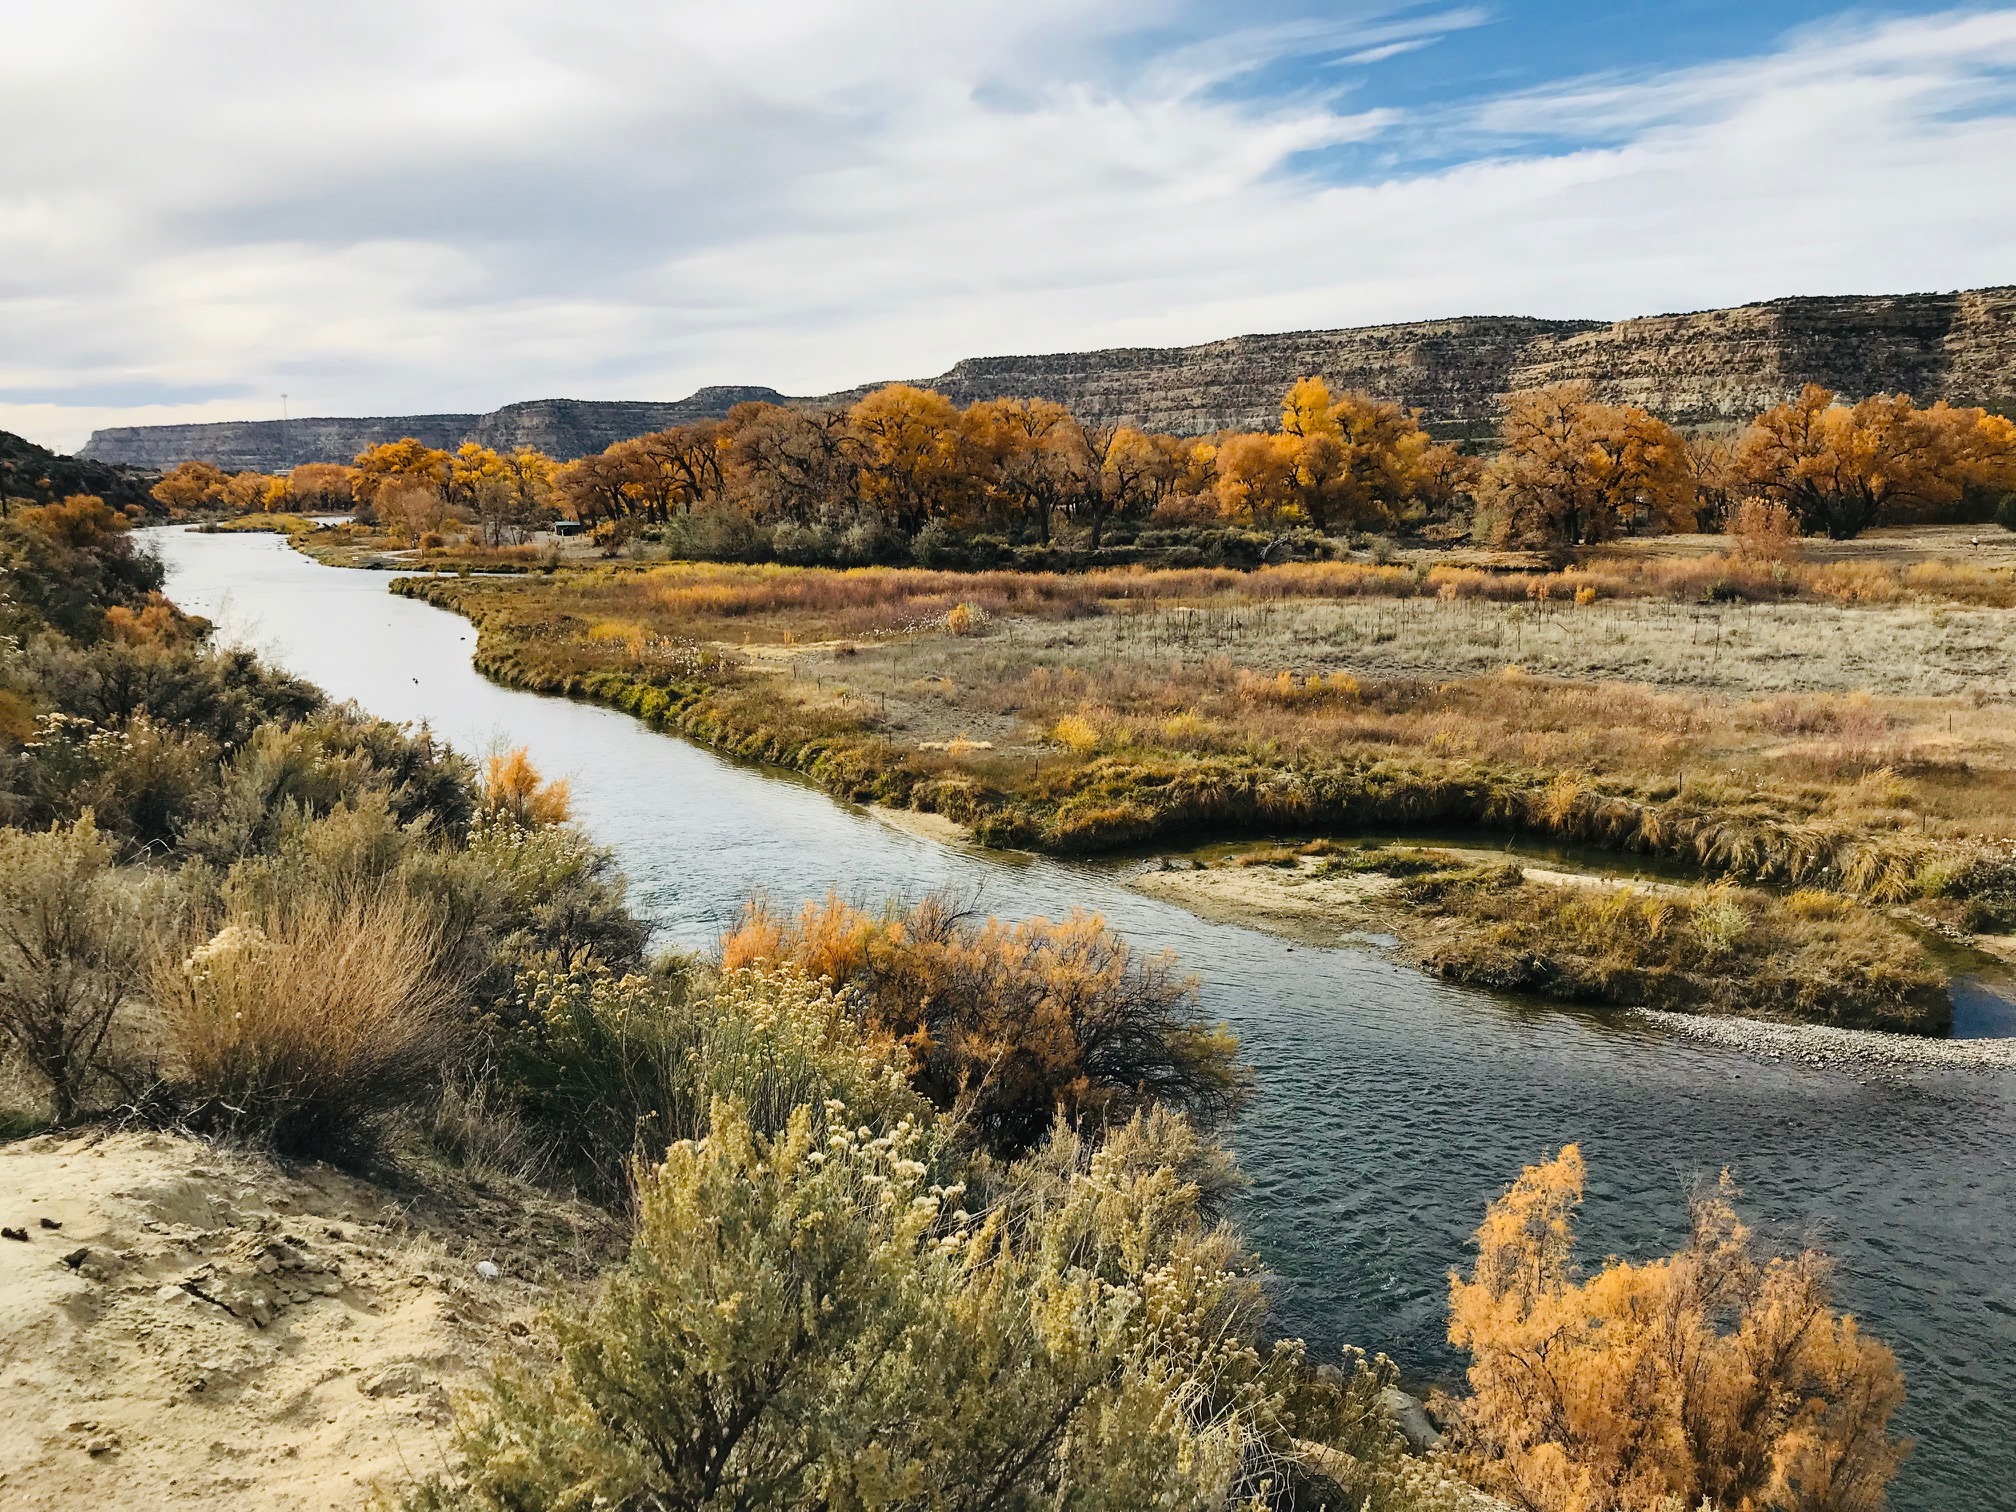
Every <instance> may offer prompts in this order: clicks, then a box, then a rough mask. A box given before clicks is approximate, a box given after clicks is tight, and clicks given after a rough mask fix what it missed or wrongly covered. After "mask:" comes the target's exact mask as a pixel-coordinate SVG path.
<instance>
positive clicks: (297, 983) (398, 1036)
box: [153, 892, 458, 1151]
mask: <svg viewBox="0 0 2016 1512" xmlns="http://www.w3.org/2000/svg"><path fill="white" fill-rule="evenodd" d="M439 950H440V941H439V939H438V937H437V934H436V931H435V930H434V928H433V927H432V926H431V925H430V924H428V923H426V922H425V921H424V920H422V919H420V918H418V917H416V916H415V915H414V913H413V911H412V905H411V902H410V900H408V899H406V898H404V897H403V896H395V895H394V894H392V893H390V892H386V893H381V894H378V895H376V896H373V897H367V898H362V899H348V900H339V899H337V898H334V897H325V896H319V895H317V896H308V897H301V898H295V899H291V900H289V901H288V902H287V903H286V904H284V905H282V906H278V907H274V908H271V909H267V910H265V911H263V912H262V913H260V914H259V915H258V916H256V917H254V916H244V917H237V918H233V919H231V920H230V921H228V922H226V923H225V924H224V925H223V927H222V928H220V929H218V930H216V931H215V933H213V934H211V935H209V936H208V938H207V939H202V940H201V941H200V942H196V943H194V945H193V948H191V949H190V950H189V951H188V952H187V954H186V955H179V956H178V955H171V956H169V957H167V958H165V959H163V960H162V961H160V962H159V963H158V965H157V966H156V968H155V970H154V972H153V1000H154V1004H155V1008H156V1011H157V1012H158V1014H159V1016H160V1022H161V1029H162V1032H163V1036H164V1039H165V1046H164V1048H165V1052H166V1062H167V1071H168V1075H169V1077H170V1079H171V1081H172V1082H173V1083H174V1085H175V1086H176V1087H177V1088H178V1089H179V1090H180V1091H181V1093H182V1095H183V1096H184V1097H185V1098H186V1099H187V1100H188V1101H189V1102H190V1103H191V1104H192V1106H193V1107H195V1109H196V1116H197V1117H198V1119H199V1121H201V1122H205V1123H211V1124H216V1125H219V1126H224V1127H229V1128H232V1129H236V1130H240V1131H244V1132H247V1133H251V1134H255V1135H257V1136H260V1137H263V1138H266V1139H268V1140H270V1141H271V1142H272V1143H274V1144H275V1145H276V1146H278V1147H280V1148H282V1149H286V1150H296V1151H323V1150H329V1149H334V1148H340V1147H342V1146H345V1145H349V1144H354V1143H357V1142H359V1141H361V1140H364V1139H367V1138H368V1137H369V1136H370V1134H371V1133H372V1131H373V1124H374V1122H375V1121H376V1120H378V1119H379V1118H381V1117H382V1116H384V1115H385V1114H388V1113H390V1112H392V1111H394V1110H395V1109H397V1108H399V1107H401V1106H404V1105H406V1104H408V1103H409V1102H411V1101H412V1100H414V1099H415V1098H416V1097H418V1096H420V1095H422V1094H424V1093H426V1092H428V1091H430V1090H431V1089H432V1088H433V1087H434V1085H435V1084H436V1083H437V1082H438V1080H439V1078H440V1076H441V1071H442V1067H443V1065H444V1064H445V1063H446V1061H447V1060H448V1058H449V1056H450V1053H451V1051H452V1049H453V1047H454V1045H455V1042H456V1040H457V1037H458V1013H457V1000H456V995H455V993H454V991H453V990H452V988H451V986H450V985H449V984H448V983H447V982H446V981H445V980H443V978H442V977H441V976H440V975H439V973H438V971H437V970H436V961H437V958H438V955H439Z"/></svg>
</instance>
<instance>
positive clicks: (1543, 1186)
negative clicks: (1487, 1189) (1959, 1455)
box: [1449, 1145, 1904, 1512]
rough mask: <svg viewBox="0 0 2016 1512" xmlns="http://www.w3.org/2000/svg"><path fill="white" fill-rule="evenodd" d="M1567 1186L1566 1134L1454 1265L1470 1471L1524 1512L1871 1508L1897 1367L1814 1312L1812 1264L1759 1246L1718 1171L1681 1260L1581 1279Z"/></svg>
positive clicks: (1822, 1285)
mask: <svg viewBox="0 0 2016 1512" xmlns="http://www.w3.org/2000/svg"><path fill="white" fill-rule="evenodd" d="M1582 1184H1583V1166H1582V1157H1581V1153H1580V1151H1578V1150H1577V1149H1576V1148H1575V1147H1574V1146H1573V1145H1570V1146H1568V1147H1567V1148H1566V1149H1564V1150H1563V1151H1562V1152H1561V1154H1560V1156H1559V1157H1558V1158H1557V1159H1555V1160H1554V1161H1551V1162H1549V1163H1548V1164H1546V1165H1543V1166H1529V1167H1528V1168H1527V1170H1526V1172H1525V1174H1524V1175H1522V1176H1521V1177H1520V1178H1519V1180H1518V1181H1517V1182H1516V1183H1514V1184H1513V1186H1512V1188H1511V1190H1510V1191H1508V1192H1507V1193H1506V1194H1505V1195H1504V1196H1503V1197H1501V1198H1499V1199H1498V1201H1496V1202H1494V1203H1492V1204H1491V1207H1490V1209H1489V1211H1488V1212H1487V1213H1486V1215H1485V1219H1484V1224H1483V1226H1482V1227H1481V1228H1479V1229H1478V1230H1477V1264H1476V1267H1475V1269H1474V1270H1473V1272H1472V1274H1471V1277H1470V1279H1469V1280H1467V1281H1466V1280H1464V1279H1463V1278H1462V1277H1460V1276H1456V1275H1452V1276H1451V1277H1450V1280H1449V1339H1450V1342H1451V1343H1453V1344H1455V1345H1457V1346H1458V1347H1460V1348H1463V1349H1466V1350H1468V1351H1469V1352H1470V1355H1471V1358H1472V1363H1471V1366H1470V1371H1469V1376H1470V1386H1471V1391H1472V1395H1471V1397H1470V1398H1469V1399H1468V1400H1467V1401H1466V1402H1464V1403H1463V1404H1462V1408H1461V1419H1462V1425H1461V1431H1460V1435H1459V1436H1460V1440H1461V1442H1462V1444H1463V1447H1464V1449H1465V1451H1466V1458H1467V1462H1468V1466H1469V1468H1470V1469H1471V1471H1472V1472H1473V1473H1474V1474H1475V1475H1476V1476H1477V1477H1478V1478H1479V1482H1480V1484H1482V1485H1483V1486H1485V1487H1486V1489H1489V1490H1494V1491H1497V1492H1498V1493H1499V1494H1501V1495H1505V1496H1509V1497H1511V1498H1513V1499H1514V1500H1515V1501H1516V1502H1517V1503H1518V1504H1519V1505H1520V1506H1522V1507H1526V1508H1530V1509H1533V1512H1568V1509H1571V1508H1572V1509H1583V1508H1589V1507H1598V1506H1600V1507H1608V1508H1616V1509H1619V1512H1663V1509H1666V1508H1670V1507H1676V1506H1680V1507H1693V1506H1697V1505H1704V1506H1705V1505H1712V1506H1716V1507H1774V1508H1783V1509H1786V1512H1874V1509H1878V1508H1880V1507H1882V1505H1883V1495H1884V1487H1885V1486H1886V1485H1887V1484H1888V1482H1889V1480H1890V1478H1891V1476H1892V1475H1894V1474H1895V1473H1896V1469H1897V1465H1898V1462H1899V1461H1900V1460H1901V1459H1902V1457H1903V1454H1904V1446H1903V1445H1902V1444H1900V1443H1899V1442H1898V1441H1897V1440H1895V1439H1892V1438H1891V1437H1890V1436H1889V1434H1888V1431H1887V1428H1888V1423H1889V1420H1890V1415H1891V1413H1892V1412H1894V1411H1895V1410H1896V1408H1897V1405H1898V1403H1899V1402H1901V1401H1902V1400H1903V1396H1904V1385H1903V1378H1902V1377H1901V1376H1900V1375H1899V1373H1898V1370H1897V1362H1896V1359H1895V1357H1894V1356H1892V1354H1891V1353H1890V1351H1889V1350H1888V1349H1886V1348H1885V1347H1884V1346H1883V1345H1881V1344H1879V1343H1877V1342H1876V1341H1874V1340H1871V1339H1866V1338H1864V1337H1863V1336H1862V1334H1861V1333H1860V1331H1859V1330H1858V1329H1857V1328H1856V1326H1855V1320H1854V1319H1853V1318H1852V1317H1848V1316H1845V1315H1842V1314H1838V1313H1836V1312H1834V1311H1833V1309H1832V1307H1831V1306H1830V1305H1829V1297H1828V1282H1829V1274H1830V1269H1829V1266H1828V1263H1827V1261H1826V1259H1825V1257H1823V1256H1821V1255H1819V1254H1817V1253H1815V1252H1813V1251H1810V1250H1809V1251H1807V1252H1806V1253H1804V1254H1801V1255H1798V1256H1794V1257H1774V1258H1770V1259H1760V1258H1759V1257H1758V1255H1757V1253H1756V1248H1755V1245H1754V1243H1753V1242H1752V1239H1751V1235H1750V1231H1749V1230H1748V1229H1747V1228H1745V1227H1744V1226H1743V1224H1742V1223H1741V1222H1740V1221H1739V1220H1738V1219H1737V1217H1736V1211H1735V1208H1734V1205H1733V1203H1734V1199H1735V1197H1736V1195H1737V1193H1736V1189H1735V1187H1734V1185H1733V1184H1732V1183H1731V1182H1730V1180H1729V1177H1728V1175H1727V1173H1726V1172H1725V1173H1724V1175H1723V1177H1722V1182H1721V1185H1720V1187H1719V1188H1718V1189H1717V1190H1716V1191H1715V1192H1714V1193H1713V1194H1712V1195H1709V1196H1704V1197H1702V1198H1699V1199H1697V1200H1696V1201H1695V1203H1694V1204H1693V1232H1692V1235H1691V1237H1690V1238H1689V1240H1688V1243H1687V1246H1686V1247H1685V1248H1684V1249H1682V1250H1681V1251H1680V1252H1679V1253H1678V1254H1676V1255H1673V1256H1672V1257H1670V1258H1668V1259H1664V1260H1655V1261H1652V1262H1649V1263H1647V1264H1643V1265H1636V1264H1632V1263H1630V1262H1627V1261H1622V1260H1616V1259H1612V1260H1609V1261H1608V1262H1606V1263H1605V1264H1604V1266H1603V1268H1602V1270H1601V1271H1600V1272H1599V1273H1598V1274H1596V1275H1595V1276H1593V1277H1591V1278H1590V1279H1588V1280H1587V1281H1580V1280H1577V1279H1576V1274H1575V1254H1574V1248H1575V1215H1576V1212H1577V1210H1578V1209H1579V1208H1580V1206H1581V1201H1582Z"/></svg>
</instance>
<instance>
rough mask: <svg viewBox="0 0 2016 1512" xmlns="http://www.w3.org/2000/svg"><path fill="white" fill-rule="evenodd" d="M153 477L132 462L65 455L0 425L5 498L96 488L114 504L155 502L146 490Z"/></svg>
mask: <svg viewBox="0 0 2016 1512" xmlns="http://www.w3.org/2000/svg"><path fill="white" fill-rule="evenodd" d="M153 482H154V480H153V478H152V477H151V476H149V475H147V474H146V473H144V472H142V471H139V470H136V469H134V468H130V467H119V466H110V465H108V464H107V463H105V462H102V461H95V460H92V459H89V458H84V457H66V456H63V455H61V454H60V453H58V452H52V451H49V450H48V449H47V448H45V447H40V446H37V445H36V444H35V443H34V442H33V441H29V440H25V439H23V438H22V437H20V436H17V435H15V434H13V433H12V432H11V431H0V499H28V500H31V501H32V502H34V503H37V504H53V503H55V502H56V501H57V500H58V499H62V498H66V497H68V496H69V495H71V494H80V493H87V494H97V495H98V496H99V497H100V498H101V499H103V500H105V502H106V503H108V504H111V505H113V506H114V507H115V508H123V507H124V506H126V505H128V504H138V505H140V506H141V507H142V508H152V507H154V506H153V501H152V500H151V498H150V497H149V495H148V492H147V490H148V489H149V488H150V487H151V486H152V484H153Z"/></svg>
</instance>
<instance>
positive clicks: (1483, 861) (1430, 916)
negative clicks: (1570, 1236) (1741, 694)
mask: <svg viewBox="0 0 2016 1512" xmlns="http://www.w3.org/2000/svg"><path fill="white" fill-rule="evenodd" d="M1135 885H1136V886H1138V887H1142V888H1144V889H1146V890H1149V891H1152V892H1154V893H1156V894H1157V895H1158V896H1161V897H1165V898H1169V899H1171V900H1172V901H1175V902H1178V903H1182V904H1184V905H1185V906H1197V907H1200V908H1203V909H1208V910H1212V911H1215V914H1216V916H1218V917H1223V918H1229V919H1233V920H1240V921H1246V920H1251V921H1256V922H1259V923H1261V924H1262V925H1263V926H1267V925H1270V924H1271V925H1272V926H1273V927H1280V926H1281V925H1282V924H1284V923H1290V922H1292V924H1293V926H1294V927H1295V928H1296V929H1298V930H1301V931H1305V932H1306V931H1311V930H1313V931H1316V932H1318V933H1320V934H1326V935H1328V936H1329V937H1331V938H1333V939H1359V938H1365V937H1368V936H1380V935H1391V936H1394V937H1396V938H1397V939H1399V940H1400V941H1401V942H1402V943H1403V944H1404V946H1405V949H1406V953H1407V955H1408V957H1409V958H1410V959H1412V960H1413V961H1415V962H1417V963H1418V964H1419V965H1420V966H1421V967H1422V968H1423V969H1424V970H1427V971H1431V972H1433V973H1435V974H1436V975H1438V976H1441V977H1443V978H1445V979H1447V980H1449V981H1454V982H1463V983H1466V984H1468V985H1471V986H1483V987H1490V988H1493V989H1496V990H1499V991H1508V992H1523V993H1530V994H1533V995H1535V996H1538V997H1543V998H1551V999H1554V1000H1556V1001H1559V1002H1566V1003H1575V1004H1583V1005H1589V1006H1602V1007H1611V1008H1651V1009H1660V1010H1666V1011H1670V1012H1678V1013H1695V1014H1703V1015H1712V1016H1717V1017H1749V1018H1756V1019H1769V1020H1777V1021H1781V1022H1793V1023H1819V1024H1826V1025H1829V1026H1832V1027H1836V1028H1847V1029H1857V1030H1881V1031H1887V1032H1892V1033H1903V1034H1909V1035H1917V1036H1927V1035H1943V1034H1945V1033H1947V1032H1948V1031H1950V1029H1951V1028H1952V1022H1953V1019H1952V1006H1951V1000H1950V997H1949V993H1948V980H1949V979H1948V973H1947V971H1946V969H1945V968H1944V967H1943V966H1942V965H1941V964H1939V962H1938V961H1937V960H1936V959H1935V957H1934V956H1933V954H1932V953H1931V952H1930V951H1928V950H1927V949H1926V947H1925V945H1924V944H1923V943H1922V942H1921V941H1920V939H1919V938H1918V937H1917V935H1916V934H1914V933H1913V932H1912V930H1911V929H1909V928H1907V927H1906V926H1904V925H1903V924H1901V923H1899V922H1898V921H1896V920H1894V919H1891V918H1889V917H1887V916H1886V915H1884V914H1882V913H1879V912H1878V911H1877V910H1875V909H1872V908H1869V907H1866V906H1864V905H1862V904H1860V903H1857V902H1855V901H1854V900H1852V899H1848V898H1844V897H1842V896H1841V895H1839V894H1837V893H1828V892H1821V891H1815V890H1804V891H1797V892H1793V893H1791V894H1790V895H1788V896H1781V895H1779V894H1776V893H1773V892H1770V891H1767V890H1765V889H1761V888H1736V887H1731V886H1728V885H1726V884H1718V885H1712V886H1703V885H1699V884H1686V883H1678V882H1668V881H1659V880H1647V879H1643V878H1637V877H1620V876H1611V875H1604V874H1602V873H1599V872H1594V871H1575V870H1568V869H1564V868H1563V867H1561V866H1558V865H1556V866H1538V865H1530V864H1526V863H1524V862H1522V861H1520V860H1518V859H1516V858H1514V857H1512V856H1510V855H1509V854H1508V853H1505V852H1494V851H1491V850H1488V849H1482V848H1476V847H1470V848H1458V847H1447V848H1445V847H1441V846H1432V847H1431V846H1419V845H1408V844H1402V843H1396V842H1390V841H1389V842H1385V843H1370V842H1358V843H1353V842H1349V841H1333V840H1317V841H1312V842H1308V843H1305V844H1303V845H1300V846H1298V847H1290V846H1285V845H1272V846H1264V847H1260V848H1257V849H1256V848H1244V849H1240V848H1232V849H1229V850H1227V849H1224V848H1220V849H1219V850H1218V851H1217V852H1216V853H1214V854H1212V855H1211V856H1210V857H1209V859H1208V860H1204V861H1201V862H1200V861H1190V862H1176V863H1165V864H1164V867H1163V869H1161V870H1158V871H1155V872H1151V873H1148V874H1146V875H1145V876H1144V877H1142V878H1141V879H1139V880H1137V882H1136V884H1135Z"/></svg>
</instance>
